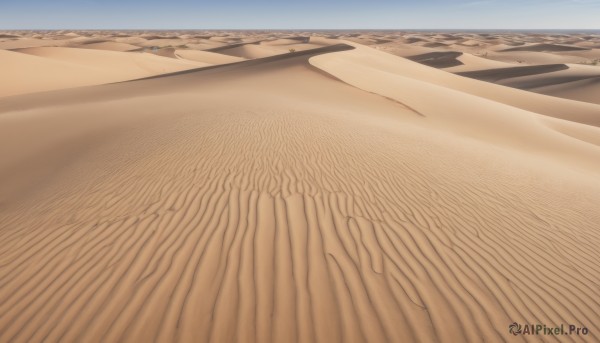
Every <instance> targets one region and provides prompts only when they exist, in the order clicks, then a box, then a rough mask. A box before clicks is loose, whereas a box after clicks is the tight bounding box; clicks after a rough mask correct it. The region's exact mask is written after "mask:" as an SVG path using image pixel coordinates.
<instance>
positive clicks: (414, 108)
mask: <svg viewBox="0 0 600 343" xmlns="http://www.w3.org/2000/svg"><path fill="white" fill-rule="evenodd" d="M249 35H250V34H249ZM190 36H192V35H190ZM250 36H251V35H250ZM227 37H229V39H228V42H227V43H228V44H227V46H232V45H234V44H243V43H239V42H238V39H239V40H247V41H250V42H252V44H251V45H247V46H245V45H239V46H237V47H233V48H231V47H229V48H225V49H238V48H240V47H242V48H243V47H250V46H252V47H259V48H264V47H269V48H273V49H275V48H277V47H284V48H283V49H285V50H287V49H289V46H294V44H296V43H295V42H299V43H297V44H299V45H298V50H297V51H296V52H294V53H285V52H281V53H279V54H276V55H270V56H267V57H265V58H258V59H252V60H241V61H239V62H235V61H230V60H228V59H229V58H231V56H226V57H222V58H221V59H219V54H220V52H219V51H210V52H207V51H197V52H192V51H191V50H189V51H188V50H187V49H181V50H174V54H175V57H173V58H167V57H160V56H153V55H150V54H148V53H146V54H142V53H140V54H139V55H140V56H147V55H148V56H151V57H152V58H156V59H153V61H161V62H164V63H166V64H167V65H168V63H173V61H174V62H186V61H197V62H205V63H211V64H214V65H211V66H208V67H203V68H194V69H188V70H181V71H180V72H177V73H167V74H163V75H155V76H154V77H150V78H142V79H138V80H131V81H127V82H120V83H112V84H108V82H105V83H107V84H104V85H97V86H93V87H78V88H70V89H62V90H57V91H53V92H46V93H36V92H30V94H21V95H18V96H7V97H4V98H1V99H0V156H1V157H2V158H1V159H0V218H1V220H0V242H2V243H0V342H5V341H6V342H13V341H14V342H42V341H44V342H59V341H60V342H116V341H124V342H149V341H156V342H176V341H177V342H234V341H238V342H296V341H297V342H340V341H343V342H386V341H389V342H413V341H414V342H462V341H471V342H482V341H484V342H502V341H510V340H514V339H517V338H516V337H514V336H512V335H511V334H510V333H509V332H508V325H509V324H511V323H513V322H520V323H528V322H529V323H538V322H539V323H544V324H546V325H548V326H560V324H576V325H581V326H586V327H587V328H588V329H589V332H590V333H589V335H588V336H587V337H583V338H584V339H586V340H589V341H596V340H600V336H599V332H600V326H599V325H600V324H599V323H600V321H599V320H598V319H599V317H598V313H600V300H599V299H600V290H599V288H598V285H599V284H600V266H598V262H597V261H599V260H600V253H599V251H598V249H597V246H598V244H600V235H599V232H598V229H599V226H598V223H600V212H599V211H598V205H597V204H599V203H600V140H599V139H598V137H600V128H599V127H598V126H599V124H600V122H598V118H600V105H597V104H592V103H584V102H580V101H573V100H568V99H560V98H556V97H551V96H547V95H541V94H536V93H532V92H528V91H525V90H520V89H514V88H508V87H505V86H502V85H495V84H493V83H489V82H484V81H480V80H474V79H470V78H466V77H463V76H460V75H453V74H451V73H448V72H447V71H444V70H438V69H435V68H433V67H428V66H424V65H421V64H418V63H416V62H413V61H410V60H407V59H403V58H401V57H398V56H393V55H390V54H388V53H386V52H383V51H381V49H376V47H366V46H364V45H362V44H359V43H356V42H354V41H355V40H358V39H359V38H360V39H361V40H363V41H367V42H376V41H377V40H379V41H380V42H381V41H382V40H388V41H392V40H393V39H394V37H391V36H390V37H387V36H381V37H380V36H377V35H376V34H372V35H370V34H369V35H366V34H365V36H364V37H358V36H357V37H341V38H352V40H353V41H352V42H351V41H345V40H340V39H331V38H314V39H311V41H310V43H305V42H303V41H299V40H297V39H294V37H287V36H283V38H280V39H279V40H274V39H273V37H270V38H269V40H268V42H269V44H267V43H266V42H265V43H260V44H254V43H255V42H254V41H252V40H250V39H249V38H244V37H237V36H234V37H230V36H224V37H220V36H219V37H217V38H218V39H219V40H226V39H225V38H227ZM147 38H153V39H152V40H158V39H169V40H174V39H175V38H157V37H151V36H146V38H144V40H148V39H147ZM234 38H235V39H234ZM254 38H256V37H254ZM446 38H448V37H446ZM186 39H190V38H186ZM194 39H196V38H194ZM197 39H202V40H209V39H210V38H206V37H204V36H203V37H202V38H197ZM180 40H181V38H180ZM134 41H135V40H133V39H131V40H130V42H134ZM463 43H468V44H473V42H468V41H467V40H464V41H463ZM128 44H129V43H128ZM301 44H315V45H317V46H320V47H319V48H315V49H309V50H304V51H301V50H302V45H301ZM382 44H389V43H382ZM45 49H46V48H41V49H40V50H30V51H29V52H30V53H29V54H25V53H20V52H12V51H0V53H1V54H0V60H1V59H7V57H6V56H10V58H13V59H16V58H18V57H20V58H23V60H31V59H34V60H35V61H38V60H42V61H44V63H49V61H52V63H59V62H60V63H62V64H65V65H68V66H69V67H73V66H74V65H77V66H79V67H81V68H84V67H88V66H89V64H90V61H91V60H90V59H89V58H88V56H97V55H94V53H97V52H98V51H96V50H92V49H90V50H89V51H87V53H90V54H91V55H87V53H86V54H82V53H79V50H82V49H77V48H74V49H75V50H73V51H69V52H68V53H64V51H63V49H59V48H56V49H59V50H47V53H46V54H42V53H41V52H43V51H44V50H45ZM64 49H68V48H64ZM252 49H253V48H252ZM51 51H53V52H52V53H50V52H51ZM261 51H262V50H261ZM31 52H38V53H36V54H31ZM58 52H60V53H58ZM100 52H104V51H100ZM72 53H77V54H78V55H76V56H75V55H72ZM113 53H114V54H118V56H122V55H121V54H127V53H124V52H114V51H111V56H115V57H114V58H116V56H117V55H112V54H113ZM15 56H18V57H15ZM102 56H105V55H102ZM106 56H108V55H106ZM84 57H85V58H84ZM77 58H79V60H77ZM119 58H120V57H119ZM209 58H210V59H211V60H208V59H209ZM15 61H16V60H15ZM76 61H79V63H75V62H76ZM115 61H117V60H115ZM118 61H119V62H115V63H114V64H115V65H117V64H118V63H122V61H121V60H120V59H119V60H118ZM98 62H99V63H100V62H101V61H98ZM15 63H16V62H15ZM28 63H29V62H28ZM31 63H32V62H31ZM36 63H37V62H36ZM40 63H41V62H40ZM67 63H68V64H67ZM157 63H158V62H157ZM62 64H61V65H62ZM100 64H101V63H100ZM218 64H223V65H218ZM0 66H1V64H0ZM104 67H106V66H104ZM40 68H41V67H40ZM65 68H66V67H65ZM125 71H126V68H124V69H123V73H125ZM509 71H510V73H509V74H510V75H511V76H514V73H515V71H514V70H512V69H511V70H509ZM565 71H567V70H565ZM557 72H561V71H557ZM64 73H67V72H66V71H65V72H64ZM549 73H551V72H549ZM123 76H124V77H126V78H129V79H132V78H135V76H132V75H128V74H124V75H123ZM52 77H53V78H54V77H55V76H52ZM2 86H3V87H5V89H9V88H10V87H8V86H5V85H4V84H2ZM565 109H568V111H565ZM33 137H34V138H33ZM15 147H18V148H15ZM572 338H574V339H575V340H577V339H580V338H582V337H579V338H578V337H572Z"/></svg>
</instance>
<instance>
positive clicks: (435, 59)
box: [406, 51, 463, 68]
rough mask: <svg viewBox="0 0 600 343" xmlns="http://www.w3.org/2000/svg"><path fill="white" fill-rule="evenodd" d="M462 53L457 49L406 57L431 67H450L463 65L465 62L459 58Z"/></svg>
mask: <svg viewBox="0 0 600 343" xmlns="http://www.w3.org/2000/svg"><path fill="white" fill-rule="evenodd" d="M462 54H463V53H462V52H457V51H447V52H429V53H426V54H421V55H415V56H407V57H406V58H408V59H409V60H411V61H415V62H419V63H421V64H424V65H426V66H430V67H435V68H448V67H456V66H460V65H462V64H463V63H462V62H461V61H459V60H458V57H460V56H461V55H462Z"/></svg>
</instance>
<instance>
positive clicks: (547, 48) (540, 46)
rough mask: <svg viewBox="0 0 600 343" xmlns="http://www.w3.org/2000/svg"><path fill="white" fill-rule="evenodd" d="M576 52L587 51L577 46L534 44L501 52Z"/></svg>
mask: <svg viewBox="0 0 600 343" xmlns="http://www.w3.org/2000/svg"><path fill="white" fill-rule="evenodd" d="M577 50H588V49H587V48H582V47H578V46H567V45H559V44H534V45H527V46H518V47H514V48H509V49H505V50H503V51H538V52H544V51H577Z"/></svg>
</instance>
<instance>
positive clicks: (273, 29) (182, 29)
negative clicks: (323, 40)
mask: <svg viewBox="0 0 600 343" xmlns="http://www.w3.org/2000/svg"><path fill="white" fill-rule="evenodd" d="M0 30H1V31H67V30H77V31H600V28H596V29H589V28H588V29H585V28H568V29H567V28H560V29H557V28H554V29H553V28H528V29H525V28H518V29H501V28H487V29H486V28H336V29H334V28H329V29H326V28H243V29H240V28H237V29H233V28H162V29H157V28H27V29H19V28H0Z"/></svg>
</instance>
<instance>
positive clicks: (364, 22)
mask: <svg viewBox="0 0 600 343" xmlns="http://www.w3.org/2000/svg"><path fill="white" fill-rule="evenodd" d="M0 29H528V30H532V29H600V0H546V1H542V0H521V1H515V0H504V1H502V0H446V1H442V0H424V1H403V0H400V1H398V0H397V1H391V0H371V1H357V0H345V1H342V0H330V1H325V0H304V1H273V0H254V1H243V0H222V1H216V0H214V1H193V0H172V1H168V0H163V1H157V0H120V1H117V0H104V1H101V0H53V1H51V0H0Z"/></svg>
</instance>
